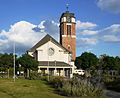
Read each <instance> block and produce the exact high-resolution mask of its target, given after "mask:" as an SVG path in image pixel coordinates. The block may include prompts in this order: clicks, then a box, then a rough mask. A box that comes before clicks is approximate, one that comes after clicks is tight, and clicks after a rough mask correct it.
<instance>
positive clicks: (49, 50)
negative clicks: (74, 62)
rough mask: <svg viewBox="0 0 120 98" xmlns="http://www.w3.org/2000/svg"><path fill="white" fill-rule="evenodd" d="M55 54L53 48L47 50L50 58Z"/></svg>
mask: <svg viewBox="0 0 120 98" xmlns="http://www.w3.org/2000/svg"><path fill="white" fill-rule="evenodd" d="M54 53H55V50H54V49H53V48H49V49H48V55H49V56H52V55H53V54H54Z"/></svg>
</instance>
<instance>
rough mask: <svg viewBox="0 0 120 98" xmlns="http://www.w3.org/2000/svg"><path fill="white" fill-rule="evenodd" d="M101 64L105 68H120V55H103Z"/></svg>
mask: <svg viewBox="0 0 120 98" xmlns="http://www.w3.org/2000/svg"><path fill="white" fill-rule="evenodd" d="M101 57H102V60H101V62H100V65H101V66H102V69H103V70H120V58H119V57H118V56H116V57H113V56H108V55H101Z"/></svg>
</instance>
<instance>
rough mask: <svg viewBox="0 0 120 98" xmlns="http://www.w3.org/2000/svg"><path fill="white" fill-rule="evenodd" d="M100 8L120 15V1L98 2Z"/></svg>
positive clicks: (102, 0) (105, 0)
mask: <svg viewBox="0 0 120 98" xmlns="http://www.w3.org/2000/svg"><path fill="white" fill-rule="evenodd" d="M97 5H98V7H100V8H101V9H102V10H106V11H109V12H113V13H120V0H98V2H97Z"/></svg>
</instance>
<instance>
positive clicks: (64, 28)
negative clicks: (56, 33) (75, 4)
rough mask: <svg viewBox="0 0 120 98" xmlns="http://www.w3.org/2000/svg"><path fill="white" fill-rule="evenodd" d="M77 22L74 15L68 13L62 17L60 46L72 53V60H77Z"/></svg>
mask: <svg viewBox="0 0 120 98" xmlns="http://www.w3.org/2000/svg"><path fill="white" fill-rule="evenodd" d="M75 26H76V22H75V16H74V13H70V12H69V11H66V12H65V13H62V15H61V17H60V44H61V45H62V46H63V47H65V48H66V49H68V50H69V51H70V52H71V53H72V60H75V58H76V27H75Z"/></svg>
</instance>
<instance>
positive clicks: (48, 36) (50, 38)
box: [28, 34, 71, 53]
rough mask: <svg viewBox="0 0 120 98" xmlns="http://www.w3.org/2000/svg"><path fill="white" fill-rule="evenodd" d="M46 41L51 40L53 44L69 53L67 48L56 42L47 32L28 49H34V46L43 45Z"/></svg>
mask: <svg viewBox="0 0 120 98" xmlns="http://www.w3.org/2000/svg"><path fill="white" fill-rule="evenodd" d="M48 41H51V42H53V43H54V44H56V45H57V46H59V47H61V48H62V49H64V50H65V51H66V52H69V53H71V52H70V51H69V50H67V49H66V48H65V47H63V46H62V45H61V44H60V43H58V42H57V41H56V40H55V39H54V38H53V37H51V36H50V35H49V34H47V35H46V36H45V37H44V38H42V39H41V40H40V41H39V42H38V43H37V44H36V45H35V46H33V47H32V48H31V49H30V50H28V51H35V50H36V48H38V47H40V46H42V45H44V44H45V43H47V42H48Z"/></svg>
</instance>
